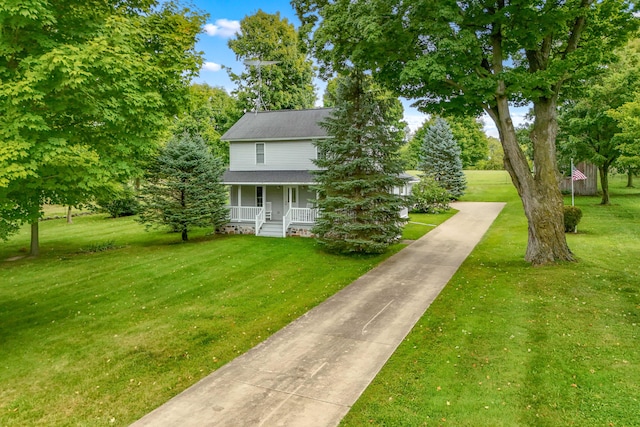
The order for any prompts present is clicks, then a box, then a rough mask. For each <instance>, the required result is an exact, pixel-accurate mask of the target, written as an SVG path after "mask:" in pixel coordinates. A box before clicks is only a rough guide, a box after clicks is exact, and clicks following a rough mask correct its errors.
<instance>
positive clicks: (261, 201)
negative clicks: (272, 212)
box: [256, 187, 264, 208]
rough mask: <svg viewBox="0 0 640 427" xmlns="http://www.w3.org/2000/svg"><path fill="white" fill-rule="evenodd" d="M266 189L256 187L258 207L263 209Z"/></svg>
mask: <svg viewBox="0 0 640 427" xmlns="http://www.w3.org/2000/svg"><path fill="white" fill-rule="evenodd" d="M263 188H264V187H256V206H257V207H259V208H261V207H262V206H263V205H264V189H263Z"/></svg>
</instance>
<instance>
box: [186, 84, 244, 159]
mask: <svg viewBox="0 0 640 427" xmlns="http://www.w3.org/2000/svg"><path fill="white" fill-rule="evenodd" d="M241 116H242V109H241V108H240V105H239V103H238V101H237V100H236V99H235V98H233V97H232V96H230V95H229V94H228V93H227V91H225V90H224V89H223V88H220V87H211V86H209V85H207V84H206V83H205V84H193V85H191V86H190V87H189V100H188V105H187V109H186V110H185V111H184V112H183V113H182V114H181V115H180V116H179V117H178V119H177V121H176V123H175V127H174V131H173V132H174V133H175V134H176V135H180V134H182V133H188V134H191V135H196V134H197V135H200V136H201V137H202V139H204V141H205V142H206V143H207V145H208V146H209V147H210V148H211V151H212V153H213V155H214V156H215V157H218V158H220V159H222V161H223V162H224V164H226V165H228V164H229V143H227V142H223V141H220V136H222V134H224V133H225V132H226V131H227V130H229V128H230V127H231V126H233V124H234V123H235V122H237V121H238V119H240V117H241Z"/></svg>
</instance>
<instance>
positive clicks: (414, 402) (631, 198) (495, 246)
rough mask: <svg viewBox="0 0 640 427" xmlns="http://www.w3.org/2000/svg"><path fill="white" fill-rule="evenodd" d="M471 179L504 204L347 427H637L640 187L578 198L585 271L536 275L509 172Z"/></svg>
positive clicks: (576, 247)
mask: <svg viewBox="0 0 640 427" xmlns="http://www.w3.org/2000/svg"><path fill="white" fill-rule="evenodd" d="M468 179H469V183H470V184H469V195H468V196H466V197H464V198H463V200H487V201H507V202H508V204H507V206H506V207H505V209H504V211H503V212H502V214H501V215H500V216H499V217H498V219H497V221H496V222H495V223H494V225H493V226H492V228H491V229H490V230H489V232H488V233H487V235H486V236H485V238H484V239H483V240H482V242H481V243H480V244H479V246H478V247H477V248H476V249H475V250H474V252H473V253H472V254H471V256H470V257H469V258H468V259H467V260H466V261H465V263H464V264H463V266H462V267H461V269H460V270H459V271H458V272H457V274H456V275H455V276H454V277H453V279H452V280H451V282H450V283H449V284H448V285H447V286H446V288H445V289H444V290H443V292H442V293H441V294H440V296H439V297H438V298H437V299H436V301H434V303H433V304H432V305H431V307H430V308H429V309H428V311H427V313H426V314H425V315H424V316H423V318H422V319H421V320H420V321H419V322H418V324H417V325H416V327H415V328H414V330H413V331H412V332H411V333H410V334H409V336H408V337H407V338H406V340H405V342H404V343H403V344H402V345H401V346H400V348H399V349H398V351H397V352H396V353H395V354H394V355H393V357H392V358H391V359H390V361H389V362H388V363H387V365H386V366H385V367H384V369H383V371H382V372H381V373H380V374H379V375H378V377H377V378H376V379H375V380H374V382H373V384H372V385H371V386H370V387H369V388H368V389H367V391H366V392H365V393H364V394H363V396H362V397H361V399H360V400H359V401H358V402H357V404H356V405H355V406H354V407H353V408H352V410H351V412H350V413H349V414H348V416H347V417H346V418H345V420H344V421H343V423H342V425H344V426H362V425H377V426H421V425H425V426H439V425H443V426H446V425H452V426H550V427H551V426H568V425H575V426H638V425H640V416H639V414H640V345H639V343H640V315H639V314H640V277H639V275H640V273H639V268H638V267H639V261H638V260H639V259H640V190H638V189H626V188H624V185H625V184H626V179H625V178H624V177H616V178H614V179H613V180H612V198H611V200H612V205H611V206H600V205H599V204H598V203H599V201H600V198H599V197H577V198H576V205H577V206H579V207H580V208H581V209H582V210H583V212H584V216H583V219H582V222H581V223H580V225H579V227H578V229H579V233H578V234H569V235H568V236H567V238H568V242H569V245H570V247H571V249H572V250H573V252H574V253H575V255H576V257H577V258H578V260H579V262H577V263H563V264H560V265H554V266H547V267H538V268H533V267H530V266H528V265H527V264H526V263H524V261H523V257H524V252H525V247H526V221H525V218H524V216H523V212H522V206H521V204H520V201H519V199H518V197H517V195H516V193H515V190H514V189H513V187H512V186H511V184H510V181H509V179H508V177H507V175H506V173H504V172H483V171H472V172H469V173H468ZM565 202H566V203H567V204H569V203H570V198H566V199H565Z"/></svg>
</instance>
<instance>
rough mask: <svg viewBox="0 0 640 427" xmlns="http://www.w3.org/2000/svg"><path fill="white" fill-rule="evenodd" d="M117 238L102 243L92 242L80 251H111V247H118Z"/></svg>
mask: <svg viewBox="0 0 640 427" xmlns="http://www.w3.org/2000/svg"><path fill="white" fill-rule="evenodd" d="M117 248H118V246H116V242H115V240H107V241H106V242H100V243H92V244H90V245H89V246H87V247H86V248H80V252H83V253H95V252H104V251H109V250H111V249H117Z"/></svg>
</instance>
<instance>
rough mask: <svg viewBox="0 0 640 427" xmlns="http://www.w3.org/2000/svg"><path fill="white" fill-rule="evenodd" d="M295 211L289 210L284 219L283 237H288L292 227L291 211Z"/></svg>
mask: <svg viewBox="0 0 640 427" xmlns="http://www.w3.org/2000/svg"><path fill="white" fill-rule="evenodd" d="M292 210H293V209H289V210H288V211H287V213H286V214H284V217H282V237H287V230H288V229H289V226H290V225H291V211H292Z"/></svg>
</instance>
